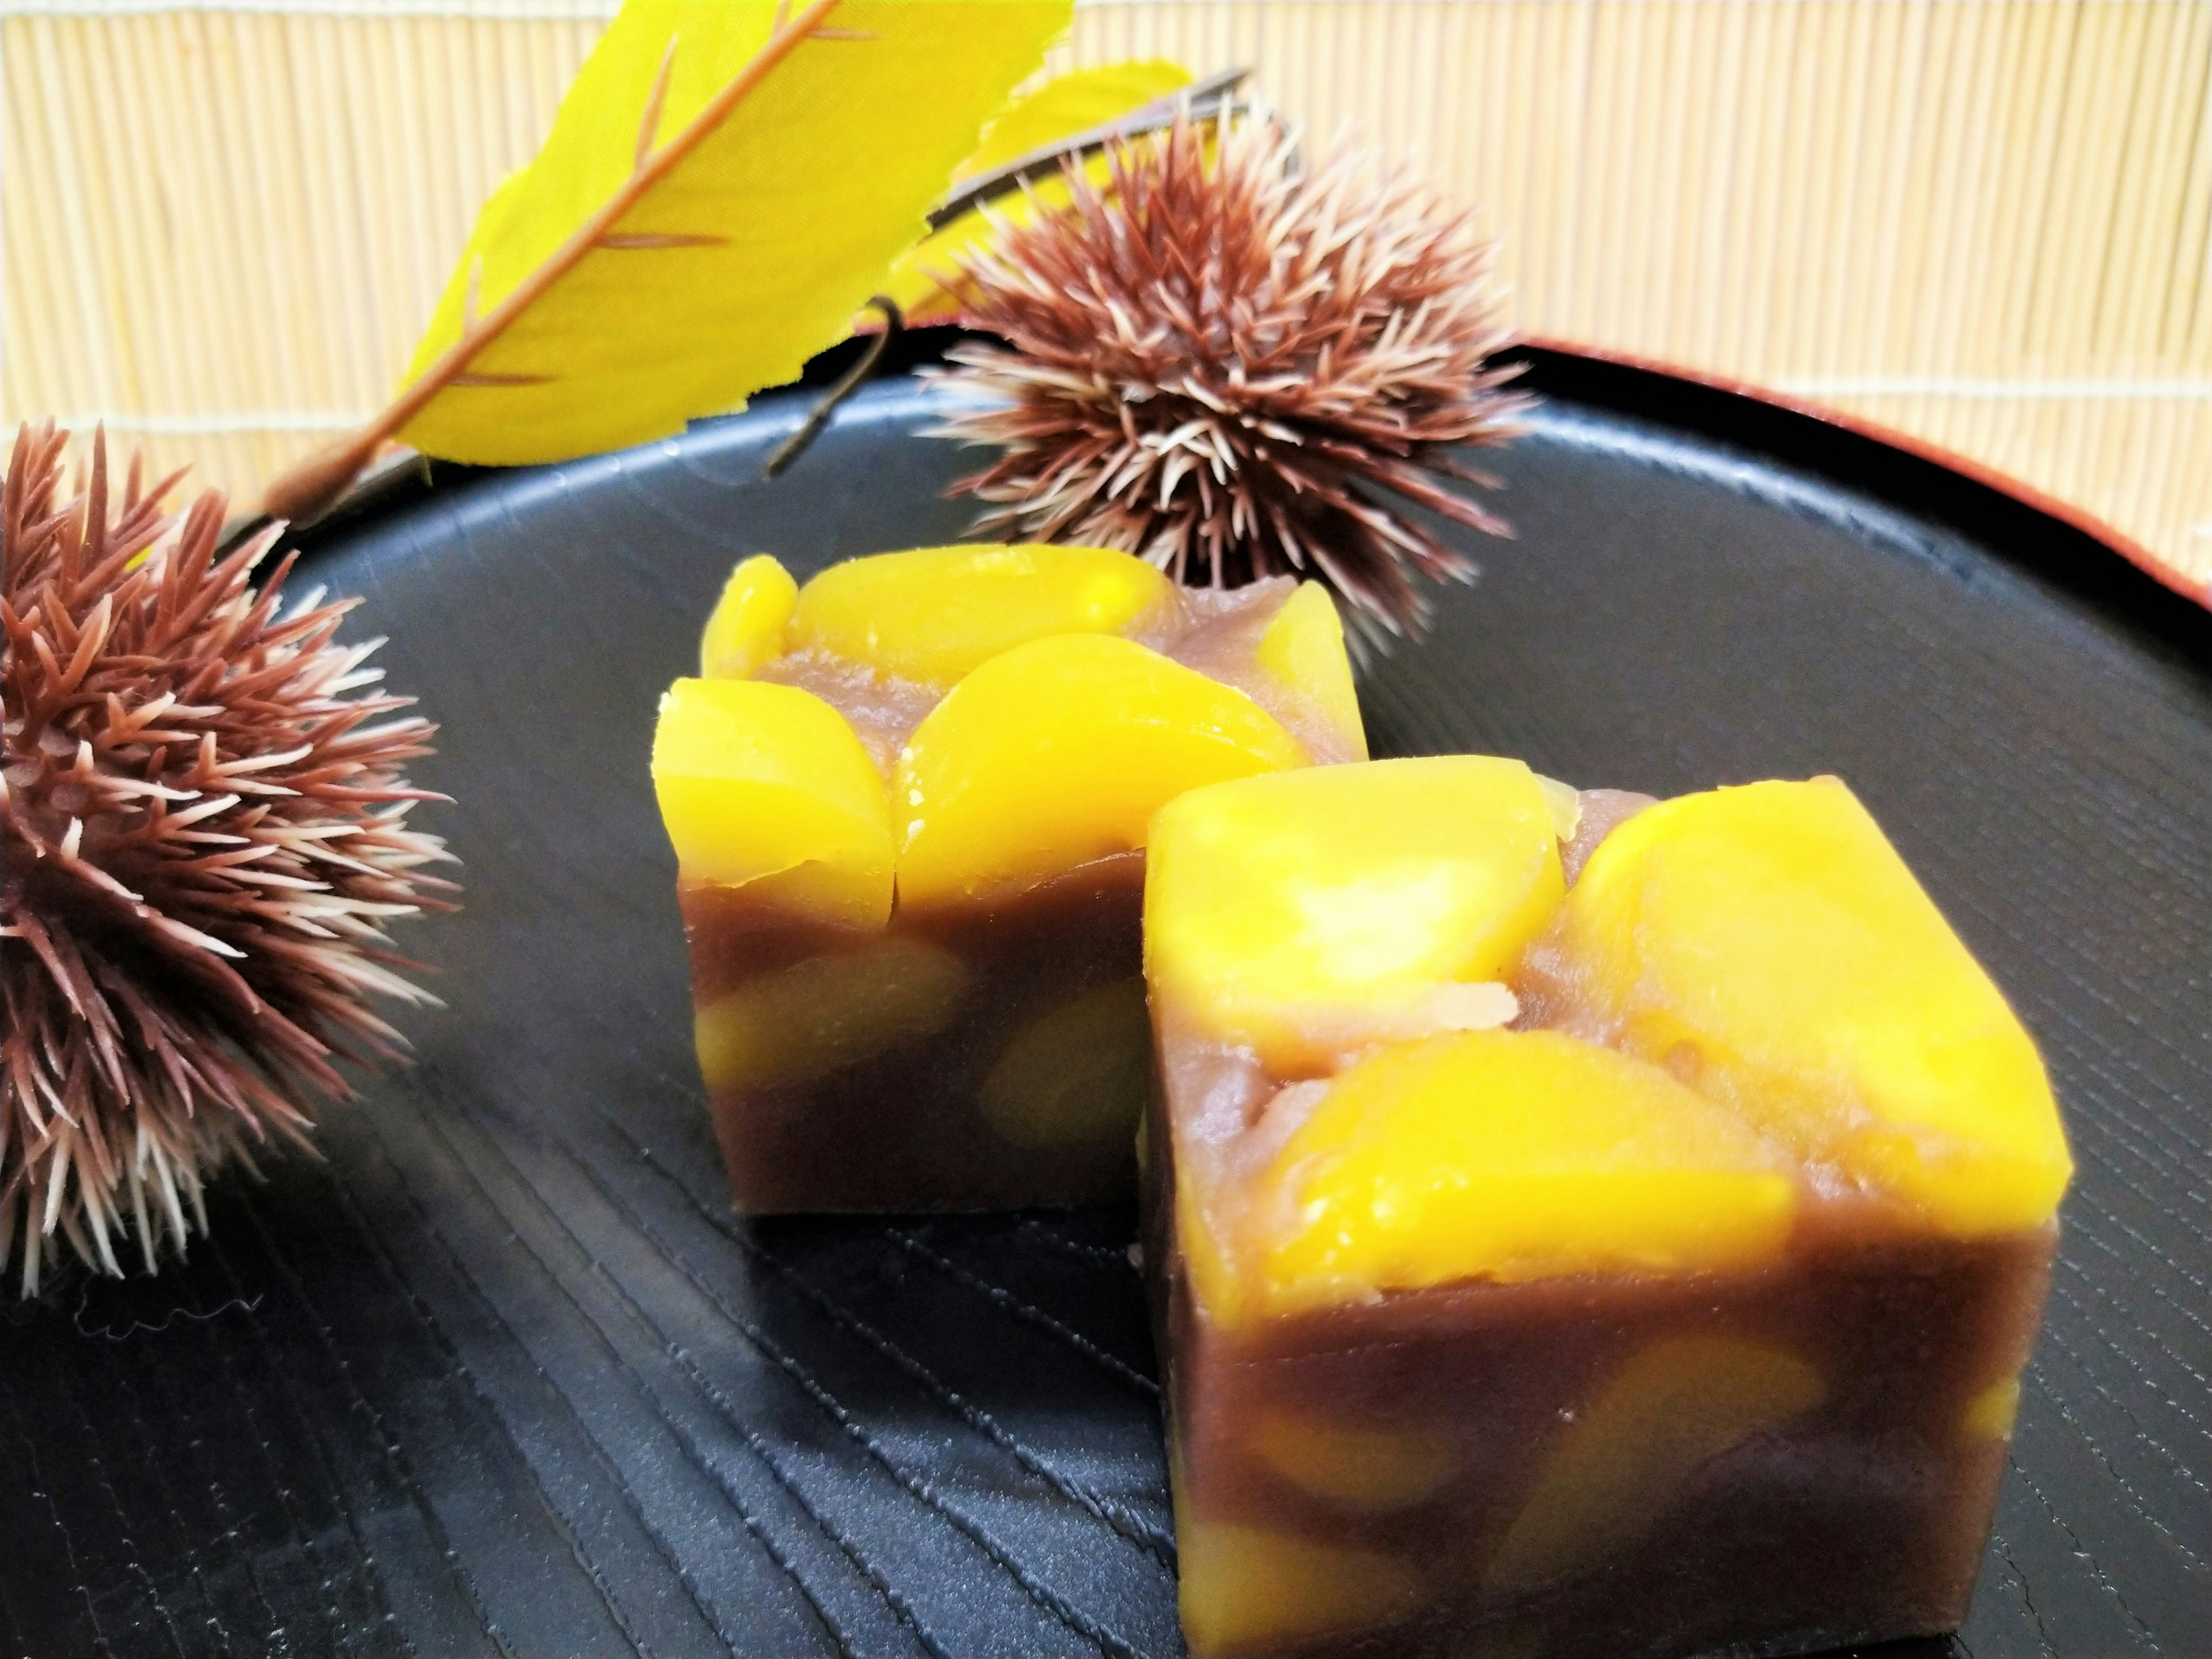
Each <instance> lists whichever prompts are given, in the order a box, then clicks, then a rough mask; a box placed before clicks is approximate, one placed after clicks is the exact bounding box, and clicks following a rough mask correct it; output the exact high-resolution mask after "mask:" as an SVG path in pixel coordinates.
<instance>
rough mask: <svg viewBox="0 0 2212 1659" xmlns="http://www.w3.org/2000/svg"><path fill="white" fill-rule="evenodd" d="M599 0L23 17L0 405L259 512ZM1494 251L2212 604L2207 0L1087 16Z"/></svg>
mask: <svg viewBox="0 0 2212 1659" xmlns="http://www.w3.org/2000/svg"><path fill="white" fill-rule="evenodd" d="M611 9H612V6H611V0H376V3H370V0H228V3H216V4H211V5H205V6H200V7H190V8H186V7H179V6H174V5H166V4H161V3H158V0H0V69H4V77H5V78H4V101H5V112H4V121H5V127H4V132H0V143H4V145H5V149H6V155H7V156H8V162H7V188H6V190H5V191H0V238H3V239H4V270H3V271H0V289H4V300H3V301H0V305H4V331H5V332H4V345H5V349H4V351H0V417H4V418H5V419H6V420H7V421H9V422H14V421H15V420H18V419H21V418H23V417H25V416H34V415H39V414H44V413H53V414H57V415H61V416H67V417H72V418H76V419H80V420H89V419H90V418H93V417H95V416H97V417H101V418H105V419H106V421H107V422H108V424H109V426H110V428H111V429H112V430H114V431H116V432H118V433H119V434H124V435H129V436H131V437H132V438H134V439H137V440H138V441H142V442H143V443H144V444H145V445H146V447H148V448H149V450H150V451H151V452H152V453H153V454H154V456H155V458H156V459H158V460H159V461H161V462H163V463H165V464H176V463H181V462H185V461H190V462H191V463H192V464H194V465H196V466H197V467H198V468H199V469H200V471H201V472H202V474H203V475H204V477H207V478H208V479H209V480H210V481H212V482H214V483H218V484H221V485H223V486H224V487H226V488H228V489H232V490H233V491H234V492H249V491H252V489H254V488H255V487H256V486H257V485H258V483H260V482H261V481H262V480H263V479H264V478H265V477H268V476H269V475H270V473H272V472H273V471H275V470H276V468H278V467H279V466H280V465H283V462H284V461H285V460H286V459H288V458H289V457H291V456H293V455H295V454H297V453H300V452H301V451H302V450H304V449H306V448H307V447H312V446H313V445H314V444H316V443H318V442H319V441H324V440H325V438H326V437H327V435H329V433H331V431H333V430H337V429H343V428H346V427H349V426H350V425H352V424H354V423H355V422H356V421H358V419H359V418H360V417H361V416H362V414H363V413H364V412H365V411H367V410H369V409H371V408H373V407H374V406H375V405H376V404H379V403H380V402H381V401H382V399H383V398H384V396H385V394H386V392H388V390H389V388H390V386H391V385H392V381H393V380H394V378H395V377H396V375H397V374H398V371H399V368H400V367H401V365H402V364H403V363H404V360H405V358H406V356H407V353H408V350H409V349H410V346H411V345H412V343H413V341H414V339H415V337H416V333H417V331H419V329H420V328H421V326H422V322H423V320H424V319H425V318H426V317H427V316H428V313H429V309H430V306H431V302H432V301H433V299H434V298H435V295H436V292H437V290H438V289H439V287H440V285H441V283H442V282H443V281H444V278H445V276H446V274H447V270H448V268H449V266H450V264H451V263H452V261H453V258H455V256H456V253H457V252H458V250H459V246H460V244H461V241H462V240H463V238H464V236H465V233H466V230H467V228H468V225H469V222H470V220H471V216H472V215H473V213H474V211H475V209H476V206H477V204H478V203H479V202H480V201H481V200H482V198H483V196H484V194H485V193H486V191H489V188H490V187H491V186H492V185H493V184H495V182H496V181H497V180H498V179H500V178H501V176H502V175H503V174H504V173H507V171H508V170H510V169H512V168H513V167H516V166H518V165H520V163H521V162H522V161H524V160H526V158H527V157H528V155H530V153H531V152H532V149H533V148H534V146H535V143H536V142H537V140H538V136H539V135H540V134H541V133H542V132H543V131H544V128H545V126H546V125H547V123H548V121H549V120H550V116H551V112H552V111H553V108H554V106H555V104H556V101H557V100H558V98H559V94H560V92H561V89H562V87H563V86H564V85H565V84H566V82H567V81H568V77H569V76H570V75H571V74H572V73H573V72H574V69H575V66H576V65H577V64H578V63H579V62H580V60H581V58H582V57H583V55H584V54H585V53H586V52H587V51H588V50H589V49H590V46H591V43H592V40H593V39H594V38H595V36H596V34H597V32H598V30H599V27H600V26H601V24H602V23H603V21H604V20H605V17H606V16H607V15H609V14H610V12H611ZM1152 55H1164V56H1169V57H1173V58H1179V59H1181V60H1182V61H1183V62H1185V63H1186V64H1188V65H1189V66H1190V67H1191V68H1192V69H1194V70H1199V71H1200V72H1205V71H1207V70H1212V69H1214V68H1217V67H1221V66H1225V65H1227V64H1249V65H1252V66H1254V67H1255V69H1256V70H1257V71H1258V76H1259V81H1260V82H1261V86H1262V87H1263V88H1264V90H1265V91H1266V93H1267V94H1268V95H1269V96H1270V97H1271V98H1272V99H1273V100H1275V101H1276V102H1277V103H1278V104H1279V105H1280V106H1282V107H1283V108H1284V109H1285V110H1286V111H1288V112H1291V113H1292V114H1294V115H1296V116H1297V117H1299V118H1302V119H1304V121H1306V122H1307V123H1309V124H1310V130H1311V131H1314V132H1315V133H1316V134H1317V135H1320V136H1322V137H1326V136H1328V135H1331V134H1334V133H1335V132H1337V131H1340V130H1343V129H1346V128H1347V127H1348V128H1350V129H1352V131H1356V132H1358V134H1360V135H1361V136H1363V137H1366V138H1369V139H1370V140H1372V141H1374V142H1376V143H1380V144H1383V146H1385V147H1387V148H1388V149H1391V150H1393V151H1395V152H1397V153H1399V154H1401V155H1412V156H1416V157H1418V158H1419V161H1420V162H1421V164H1422V165H1424V166H1425V167H1428V168H1429V169H1431V171H1432V172H1434V173H1436V174H1437V175H1438V176H1439V177H1440V178H1441V179H1442V181H1443V184H1444V185H1445V186H1446V187H1447V189H1448V190H1449V191H1450V192H1451V194H1452V195H1453V196H1454V197H1457V198H1460V199H1465V200H1470V201H1474V202H1478V203H1480V204H1482V205H1483V207H1484V209H1485V210H1486V216H1487V219H1488V222H1489V223H1490V225H1491V227H1492V228H1493V229H1495V230H1496V231H1497V232H1498V233H1499V234H1501V235H1502V236H1503V237H1504V270H1505V272H1506V274H1507V276H1508V277H1509V278H1510V281H1511V282H1512V283H1514V285H1515V289H1516V301H1515V303H1516V315H1517V317H1518V319H1519V321H1520V322H1521V324H1522V326H1523V327H1525V328H1526V329H1527V330H1528V331H1530V332H1531V333H1534V334H1537V335H1542V336H1548V337H1558V338H1564V339H1572V340H1577V341H1581V342H1583V343H1589V344H1593V345H1598V346H1602V347H1607V348H1609V349H1616V350H1620V351H1623V352H1626V353H1630V354H1632V355H1635V356H1641V357H1645V358H1650V359H1656V360H1660V361H1663V362H1674V363H1679V364H1682V365H1685V366H1686V367H1690V368H1695V369H1698V370H1699V371H1701V372H1705V373H1707V374H1716V375H1719V376H1723V377H1726V378H1731V379H1739V380H1747V381H1750V382H1753V383H1756V384H1759V385H1762V386H1768V387H1771V388H1773V389H1775V390H1777V391H1778V392H1783V393H1785V394H1787V395H1790V396H1791V397H1794V398H1800V399H1809V400H1814V401H1817V402H1820V403H1824V404H1827V405H1829V406H1832V407H1833V408H1835V409H1837V410H1839V411H1842V412H1844V413H1847V414H1849V415H1851V416H1856V417H1857V418H1860V419H1863V420H1867V421H1872V422H1879V423H1881V424H1884V425H1887V426H1890V427H1893V428H1898V429H1899V430H1901V431H1903V432H1905V433H1908V434H1911V435H1915V436H1916V437H1917V438H1919V439H1922V440H1923V441H1929V442H1932V443H1934V444H1936V445H1940V446H1942V447H1945V448H1947V449H1950V450H1954V451H1956V452H1958V453H1960V454H1962V455H1965V456H1966V457H1969V458H1971V459H1974V460H1976V461H1978V462H1980V463H1983V464H1984V465H1989V466H1993V467H1996V468H1997V469H2000V470H2002V471H2006V472H2008V473H2011V474H2014V475H2015V476H2017V477H2021V478H2022V479H2024V480H2026V481H2027V482H2028V483H2032V484H2033V485H2034V486H2036V487H2037V488H2039V489H2042V490H2045V491H2046V492H2048V493H2049V494H2051V495H2055V496H2057V497H2059V498H2061V499H2063V500H2065V501H2071V502H2074V503H2075V504H2077V505H2079V506H2080V507H2083V508H2085V509H2087V511H2089V512H2090V513H2094V514H2096V515H2098V516H2100V517H2101V518H2102V519H2104V520H2106V521H2107V522H2109V523H2110V524H2112V525H2113V526H2116V527H2118V529H2119V530H2121V531H2122V532H2124V533H2125V534H2127V535H2129V536H2131V537H2133V538H2136V539H2137V540H2138V541H2140V542H2141V543H2142V544H2144V545H2145V546H2146V547H2148V549H2150V550H2152V552H2153V553H2154V555H2155V556H2156V557H2157V558H2158V559H2160V561H2162V562H2164V563H2165V564H2166V565H2167V566H2168V567H2170V568H2171V570H2172V574H2173V578H2174V580H2175V581H2176V583H2177V585H2181V586H2188V587H2191V589H2193V590H2194V591H2196V592H2199V593H2200V594H2201V593H2203V592H2206V591H2207V588H2208V585H2212V303H2208V297H2212V279H2208V260H2212V97H2209V96H2208V89H2209V88H2212V7H2208V6H2207V5H2205V4H2203V3H2202V0H1350V3H1324V0H1079V6H1078V11H1077V21H1076V26H1075V28H1074V30H1073V34H1072V37H1071V39H1070V40H1069V42H1068V44H1067V45H1066V46H1065V47H1063V48H1062V49H1061V50H1060V54H1059V57H1060V60H1061V61H1062V63H1064V64H1065V63H1072V64H1091V63H1098V62H1104V61H1110V60H1113V59H1115V58H1124V57H1133V56H1152Z"/></svg>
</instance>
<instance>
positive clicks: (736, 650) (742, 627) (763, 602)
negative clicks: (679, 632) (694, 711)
mask: <svg viewBox="0 0 2212 1659" xmlns="http://www.w3.org/2000/svg"><path fill="white" fill-rule="evenodd" d="M798 599H799V584H798V583H797V582H795V581H793V580H792V579H791V573H790V572H789V571H788V570H786V569H785V568H783V566H782V565H781V564H780V563H778V562H776V560H775V558H774V557H773V556H770V555H769V554H766V553H757V554H755V555H754V556H752V557H751V558H750V559H747V560H745V561H744V562H742V563H740V564H739V565H738V568H736V569H735V570H732V572H731V573H730V580H728V581H726V582H725V583H724V584H723V585H722V597H721V598H720V599H719V600H717V601H716V602H715V605H714V614H713V615H712V616H710V617H708V618H707V628H706V631H705V632H704V633H703V634H702V635H700V638H699V672H700V673H701V674H702V675H703V676H704V677H705V678H708V679H710V680H718V679H728V680H749V679H750V678H752V677H753V676H754V675H756V674H757V673H759V672H760V671H761V670H762V669H763V668H765V667H766V666H767V665H769V664H770V663H772V662H774V661H775V659H777V658H778V657H780V656H781V655H782V654H783V651H784V635H785V634H786V633H787V631H788V630H789V629H790V626H791V611H792V606H793V605H794V604H796V603H797V601H798Z"/></svg>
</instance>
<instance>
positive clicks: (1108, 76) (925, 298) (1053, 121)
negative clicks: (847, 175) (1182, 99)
mask: <svg viewBox="0 0 2212 1659" xmlns="http://www.w3.org/2000/svg"><path fill="white" fill-rule="evenodd" d="M1190 84H1191V73H1190V71H1189V70H1187V69H1185V68H1183V67H1182V65H1181V64H1171V63H1169V62H1167V61H1166V60H1164V59H1163V58H1146V59H1140V60H1138V61H1136V62H1133V63H1127V64H1104V65H1103V66H1101V67H1100V68H1097V69H1091V70H1075V71H1073V73H1071V74H1067V75H1062V76H1056V77H1055V78H1054V79H1052V80H1050V81H1048V82H1045V83H1044V84H1043V85H1042V86H1041V87H1039V88H1036V90H1035V91H1034V92H1031V93H1029V94H1026V95H1025V96H1024V97H1021V98H1018V99H1016V100H1014V102H1013V103H1012V105H1010V106H1008V107H1007V109H1006V112H1005V113H1004V114H1002V115H1000V117H999V118H998V119H997V120H995V121H994V122H992V123H991V125H990V126H989V127H988V128H987V129H986V130H985V131H984V134H983V142H982V143H981V144H980V145H979V146H978V147H977V148H976V149H975V152H974V153H973V154H972V155H969V157H968V158H967V160H965V161H963V162H961V163H960V165H959V167H957V169H956V170H955V172H954V173H953V175H952V176H953V179H954V182H955V183H964V182H966V181H967V180H969V179H979V178H981V177H983V176H985V175H986V174H988V173H995V172H997V171H999V170H1000V168H1003V167H1007V166H1009V165H1011V164H1012V163H1013V162H1016V161H1020V160H1022V159H1023V158H1024V157H1025V156H1029V155H1035V154H1036V153H1037V152H1038V151H1040V150H1044V149H1049V148H1051V147H1052V146H1053V145H1054V144H1058V143H1061V142H1063V141H1064V140H1066V139H1069V138H1072V137H1075V136H1076V135H1078V134H1079V133H1086V132H1090V131H1093V130H1095V129H1097V128H1099V127H1103V126H1105V125H1107V124H1109V122H1113V121H1115V120H1118V119H1120V118H1121V117H1123V116H1125V115H1129V114H1133V112H1136V111H1138V110H1140V109H1143V108H1144V107H1145V106H1147V105H1149V104H1154V103H1158V101H1159V100H1162V99H1164V98H1167V97H1170V96H1172V95H1173V94H1176V93H1177V92H1180V91H1182V89H1183V88H1185V87H1188V85H1190ZM1085 170H1086V172H1087V173H1089V174H1090V175H1091V178H1093V179H1096V180H1098V181H1101V182H1103V180H1104V179H1105V177H1106V171H1107V168H1106V160H1105V158H1104V156H1103V155H1097V156H1093V157H1092V158H1091V160H1090V161H1087V162H1086V163H1085ZM1030 195H1031V197H1034V198H1035V201H1036V205H1037V206H1041V207H1045V208H1051V207H1056V206H1060V205H1064V204H1066V201H1067V186H1066V184H1065V183H1064V182H1062V180H1061V179H1060V177H1059V176H1058V172H1057V169H1054V172H1053V173H1051V174H1049V175H1048V176H1046V177H1043V178H1040V179H1034V180H1032V181H1031V183H1030ZM992 205H993V209H994V211H995V212H997V213H998V214H999V215H1000V216H1001V217H1003V218H1010V219H1013V220H1017V221H1020V220H1026V219H1027V218H1028V217H1029V216H1030V213H1031V212H1032V211H1033V209H1032V207H1031V204H1030V200H1029V199H1027V198H1024V196H1023V195H1022V194H1021V193H1020V192H1019V191H1014V192H1012V193H1010V194H1009V195H1006V196H1003V197H1000V198H999V199H998V200H997V201H996V202H994V204H992ZM990 235H991V226H990V222H989V221H988V220H987V219H985V218H984V216H982V215H981V213H979V212H973V211H971V212H968V213H963V214H962V215H960V216H958V217H957V218H956V219H954V220H953V221H952V222H951V223H949V224H947V225H945V227H944V228H941V229H939V230H937V231H934V232H933V233H932V234H930V235H929V236H928V237H927V238H925V239H924V240H922V241H921V243H920V244H919V245H918V246H915V247H913V248H910V249H909V250H908V252H906V253H905V254H903V255H902V256H901V258H900V259H899V261H898V263H897V264H896V265H894V266H893V267H892V268H891V273H890V276H889V277H888V278H887V279H886V280H885V282H884V286H883V288H882V289H881V292H882V293H883V294H884V295H886V296H888V297H889V298H890V300H891V301H893V302H894V303H895V304H896V305H897V307H899V309H900V310H901V311H902V312H903V313H905V314H906V320H907V321H908V322H909V323H933V322H944V321H949V320H950V319H951V318H952V317H953V316H954V315H956V314H957V312H958V309H959V307H958V303H957V301H955V300H954V298H953V297H952V295H950V294H948V293H946V292H945V288H944V286H943V283H945V281H949V280H951V278H952V277H953V276H956V275H957V269H958V263H959V260H960V258H961V256H962V255H963V254H965V253H967V252H970V251H971V250H973V249H974V248H975V247H977V246H981V244H982V243H983V242H984V241H986V240H988V239H989V237H990Z"/></svg>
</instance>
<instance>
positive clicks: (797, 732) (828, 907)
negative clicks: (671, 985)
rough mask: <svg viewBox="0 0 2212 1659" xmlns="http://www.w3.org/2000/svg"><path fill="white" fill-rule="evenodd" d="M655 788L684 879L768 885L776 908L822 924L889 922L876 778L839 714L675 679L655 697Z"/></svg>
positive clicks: (757, 685)
mask: <svg viewBox="0 0 2212 1659" xmlns="http://www.w3.org/2000/svg"><path fill="white" fill-rule="evenodd" d="M653 792H654V793H655V794H656V795H658V796H659V801H660V817H661V822H662V823H664V824H665V826H666V828H667V830H668V839H669V840H670V842H672V843H673V844H674V845H675V848H676V861H677V865H678V869H679V872H680V874H681V877H682V878H683V879H684V881H686V882H696V883H712V884H718V885H721V886H727V887H742V886H746V885H749V884H767V883H769V881H770V879H771V878H773V884H774V890H775V894H776V896H777V899H778V901H779V902H781V903H783V904H785V905H787V906H789V907H791V908H797V909H799V910H801V911H803V912H805V913H808V914H811V915H818V916H820V917H822V918H823V919H824V920H828V921H842V922H847V923H850V924H852V925H854V926H856V927H882V926H883V925H884V923H885V922H886V921H889V920H890V909H891V880H892V857H891V826H890V804H889V802H887V801H886V800H885V799H884V781H883V775H882V774H881V773H880V772H878V771H877V770H876V767H875V763H874V762H872V761H871V760H870V759H869V758H868V751H867V750H865V749H863V748H862V747H861V746H860V738H858V737H856V736H855V735H854V732H853V728H852V727H851V726H848V724H846V721H845V717H844V716H843V715H842V714H839V713H838V712H837V711H836V709H835V708H831V707H830V706H829V704H828V703H826V702H823V701H822V699H821V698H819V697H817V696H814V695H813V694H812V693H811V692H806V691H802V690H799V689H798V688H797V687H795V686H788V685H773V684H767V683H765V682H763V681H759V680H678V681H677V682H676V684H673V685H671V687H669V689H668V690H667V692H666V694H665V695H664V696H662V698H661V700H660V720H659V726H657V727H656V728H655V730H654V732H653ZM763 890H766V887H765V885H764V886H763Z"/></svg>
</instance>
